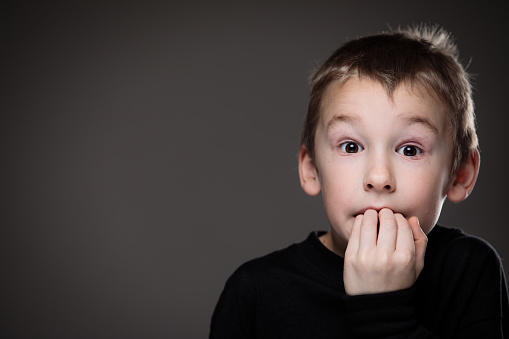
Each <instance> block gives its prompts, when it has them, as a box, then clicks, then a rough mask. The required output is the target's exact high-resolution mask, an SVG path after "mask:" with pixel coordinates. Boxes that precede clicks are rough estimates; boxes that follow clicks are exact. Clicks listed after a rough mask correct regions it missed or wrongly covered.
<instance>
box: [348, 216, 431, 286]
mask: <svg viewBox="0 0 509 339" xmlns="http://www.w3.org/2000/svg"><path fill="white" fill-rule="evenodd" d="M379 219H380V223H378V220H379ZM378 224H379V225H380V226H379V231H378V232H377V228H378ZM377 233H378V235H377ZM427 242H428V239H427V237H426V234H424V232H423V231H422V229H421V227H420V225H419V220H418V219H417V217H412V218H410V219H409V220H408V221H407V220H406V219H405V218H404V217H403V215H401V214H399V213H393V212H392V211H391V210H390V209H388V208H384V209H382V210H381V211H380V212H379V213H377V212H376V211H375V210H367V211H366V212H364V214H363V215H362V214H361V215H358V216H357V217H356V218H355V222H354V225H353V228H352V234H351V235H350V240H349V241H348V246H347V248H346V251H345V266H344V273H343V280H344V283H345V291H346V294H348V295H359V294H374V293H384V292H391V291H397V290H402V289H406V288H409V287H410V286H412V285H413V284H414V283H415V281H416V280H417V277H418V276H419V274H420V273H421V271H422V269H423V267H424V254H425V252H426V245H427Z"/></svg>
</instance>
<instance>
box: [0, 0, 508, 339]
mask: <svg viewBox="0 0 509 339" xmlns="http://www.w3.org/2000/svg"><path fill="white" fill-rule="evenodd" d="M72 3H73V4H72V5H71V4H68V3H67V2H61V3H57V2H49V1H41V2H19V1H13V2H11V3H10V5H8V6H7V7H4V9H3V10H2V11H1V21H0V25H1V32H0V34H1V45H0V48H1V51H0V52H1V57H2V59H3V62H2V71H1V72H2V73H1V77H2V95H1V118H2V120H1V122H0V129H1V130H0V137H1V138H2V139H1V141H2V146H1V147H2V157H1V164H2V166H1V168H2V175H1V178H2V186H1V192H2V201H1V203H2V212H1V214H0V218H1V219H0V224H1V235H0V239H1V240H0V241H1V246H0V263H1V268H2V276H1V278H0V281H1V282H0V287H1V289H0V296H1V300H0V312H1V313H0V331H2V334H4V335H5V336H6V337H9V338H163V337H165V338H168V337H171V338H200V337H202V338H203V337H206V336H207V333H208V326H209V321H210V315H211V313H212V311H213V307H214V305H215V303H216V301H217V298H218V297H219V293H220V292H221V290H222V288H223V285H224V282H225V280H226V279H227V277H228V276H229V275H230V274H231V273H232V271H233V270H234V269H235V268H236V267H237V266H238V265H240V264H241V263H243V262H244V261H246V260H248V259H250V258H253V257H255V256H259V255H262V254H265V253H267V252H270V251H273V250H275V249H278V248H281V247H286V246H287V245H289V244H290V243H293V242H297V241H301V240H303V239H304V238H305V237H306V236H307V234H308V233H309V232H310V231H311V230H315V229H327V223H326V221H325V218H324V214H323V211H322V206H321V201H320V198H311V197H307V196H306V195H305V194H304V193H303V192H302V191H301V189H300V186H299V183H298V174H297V157H296V154H297V151H298V146H299V145H298V144H299V134H300V128H301V123H302V121H303V118H304V114H305V111H306V105H307V94H308V85H307V78H308V76H309V74H310V72H311V70H312V69H314V68H315V67H316V66H317V65H318V64H319V63H321V62H322V61H324V59H325V58H326V57H328V55H329V54H330V53H331V52H332V51H333V50H335V49H336V48H337V47H338V46H339V45H340V44H341V43H343V42H344V41H345V40H346V39H348V38H354V37H357V36H359V35H365V34H369V33H375V32H378V31H379V30H382V29H385V28H386V27H387V25H391V26H393V27H396V26H398V25H406V24H411V23H419V22H427V23H439V24H441V25H443V26H444V27H445V28H446V29H448V30H450V31H452V32H453V34H454V35H455V36H456V37H457V43H458V44H459V47H460V52H461V58H462V60H463V61H464V62H465V63H468V62H470V67H469V70H470V72H472V73H474V74H475V75H476V81H475V85H476V92H475V102H476V108H477V109H476V111H477V114H478V127H479V137H480V140H481V147H482V166H481V173H480V177H479V180H478V182H477V186H476V189H475V190H474V193H473V195H472V196H471V197H469V198H468V199H467V201H465V202H463V203H461V204H458V205H452V204H447V205H446V206H445V208H444V211H443V214H442V218H441V220H442V222H444V223H446V224H448V225H451V226H460V227H462V228H464V230H466V231H467V232H470V233H473V234H476V235H479V236H481V237H483V238H485V239H487V240H488V241H489V242H490V243H492V244H493V246H494V247H495V248H496V249H497V250H498V251H499V253H500V255H501V257H502V258H504V259H506V261H505V262H504V265H505V268H506V270H507V269H508V268H509V267H508V263H507V258H509V248H508V246H507V245H508V241H507V240H508V223H507V217H506V216H505V215H504V214H505V213H506V212H507V203H508V198H507V192H509V180H507V179H508V178H507V168H508V157H507V147H508V145H509V143H508V138H509V137H508V134H507V124H508V113H509V112H508V104H507V99H508V94H507V79H508V75H509V69H508V68H509V66H508V65H509V62H508V61H507V60H509V50H508V47H509V46H508V45H509V44H508V42H507V41H508V35H509V25H508V24H507V13H509V10H508V8H507V5H506V4H505V2H498V1H497V2H493V3H488V2H486V1H484V2H475V4H470V3H467V2H465V1H461V2H460V1H457V2H455V3H451V2H447V1H439V2H433V1H422V2H419V4H416V3H414V2H412V4H408V3H409V2H408V3H407V1H359V2H355V4H354V2H345V1H314V2H313V3H312V4H311V2H309V4H303V3H296V2H287V3H282V2H278V3H274V2H266V3H261V4H252V3H247V2H245V3H244V2H243V3H241V2H238V3H237V2H217V3H212V2H203V3H195V2H182V3H181V4H176V3H174V2H163V1H160V2H141V1H140V2H132V1H131V2H117V3H116V4H115V3H113V2H106V3H104V2H95V3H93V2H88V1H87V2H72ZM495 3H496V4H495ZM501 3H504V4H501ZM3 6H5V3H4V5H3ZM5 336H3V337H5Z"/></svg>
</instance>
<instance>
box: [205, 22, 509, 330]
mask: <svg viewBox="0 0 509 339" xmlns="http://www.w3.org/2000/svg"><path fill="white" fill-rule="evenodd" d="M479 163H480V159H479V152H478V144H477V136H476V132H475V122H474V111H473V103H472V98H471V86H470V83H469V78H468V75H467V74H466V72H465V70H464V69H463V67H462V66H461V64H460V63H459V62H458V56H457V51H456V47H455V46H454V45H453V44H452V42H451V39H450V37H449V35H448V33H446V32H445V31H443V30H442V29H438V28H429V27H425V26H421V27H418V28H413V29H407V30H398V31H393V32H389V33H381V34H377V35H373V36H368V37H364V38H360V39H356V40H353V41H350V42H348V43H346V44H345V45H344V46H342V47H341V48H340V49H338V50H337V51H336V52H335V53H334V54H333V55H332V56H331V57H330V58H329V59H328V60H327V61H326V62H325V63H324V64H323V65H322V66H321V67H320V68H319V69H318V70H317V71H316V72H315V73H314V75H313V77H312V80H311V95H310V103H309V107H308V113H307V117H306V122H305V125H304V131H303V134H302V144H301V148H300V152H299V176H300V183H301V186H302V188H303V190H304V192H306V193H307V194H309V195H312V196H314V195H318V194H320V193H321V195H322V199H323V204H324V208H325V213H326V216H327V219H328V221H329V223H330V230H329V232H313V233H311V234H310V235H309V237H308V238H307V239H306V240H305V241H303V242H301V243H299V244H294V245H292V246H290V247H288V248H286V249H283V250H279V251H276V252H273V253H271V254H269V255H267V256H264V257H261V258H257V259H254V260H252V261H250V262H247V263H245V264H244V265H242V266H241V267H240V268H238V269H237V270H236V272H235V273H234V274H233V275H232V276H231V277H230V279H229V280H228V281H227V283H226V286H225V289H224V291H223V293H222V294H221V297H220V299H219V302H218V304H217V306H216V309H215V311H214V314H213V317H212V323H211V332H210V337H211V338H378V339H379V338H507V337H508V331H509V328H508V318H507V317H508V298H507V287H506V281H505V277H504V273H503V270H502V266H501V263H500V259H499V257H498V255H497V253H496V252H495V250H494V249H493V248H492V247H491V246H490V245H489V244H487V243H486V242H484V241H483V240H481V239H479V238H476V237H473V236H470V235H467V234H465V233H463V232H462V231H461V230H459V229H450V228H445V227H442V226H439V225H436V222H437V220H438V217H439V215H440V211H441V209H442V205H443V202H444V200H445V199H446V198H448V199H449V200H450V201H452V202H460V201H462V200H464V199H465V198H466V197H468V195H469V194H470V193H471V192H472V189H473V187H474V184H475V181H476V178H477V174H478V171H479ZM426 235H427V236H426Z"/></svg>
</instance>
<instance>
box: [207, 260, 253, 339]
mask: <svg viewBox="0 0 509 339" xmlns="http://www.w3.org/2000/svg"><path fill="white" fill-rule="evenodd" d="M255 303H256V294H255V289H254V284H253V281H252V278H251V277H250V274H249V271H248V269H247V266H246V265H243V266H241V267H239V268H238V269H237V270H236V271H235V272H234V273H233V274H232V276H231V277H230V278H229V279H228V280H227V282H226V284H225V287H224V289H223V292H222V293H221V296H220V297H219V301H218V302H217V305H216V307H215V309H214V313H213V314H212V321H211V324H210V334H209V338H210V339H215V338H221V339H223V338H246V339H247V338H253V337H254V317H255Z"/></svg>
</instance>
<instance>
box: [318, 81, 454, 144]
mask: <svg viewBox="0 0 509 339" xmlns="http://www.w3.org/2000/svg"><path fill="white" fill-rule="evenodd" d="M388 108H389V110H390V111H391V112H395V113H394V114H395V116H396V118H398V119H400V120H403V121H405V120H406V121H407V122H408V121H413V122H422V123H424V124H428V125H431V126H429V127H431V128H434V129H436V130H437V132H438V133H439V134H446V133H449V131H450V126H449V125H450V124H449V121H450V119H449V111H450V108H449V105H447V104H446V103H445V102H444V101H443V100H441V99H440V98H439V97H438V96H437V95H436V94H435V93H434V92H433V91H431V90H429V89H427V88H425V87H424V86H422V85H418V84H415V83H408V82H407V83H402V84H400V85H398V86H397V87H396V89H395V90H394V92H393V93H389V91H388V90H387V89H386V88H385V87H384V86H383V85H382V84H380V83H379V82H376V81H373V80H369V79H365V78H359V77H351V78H349V79H348V80H346V81H345V82H343V83H338V82H333V83H331V84H329V86H328V87H327V88H326V90H325V91H324V94H323V97H322V100H321V103H320V120H319V121H320V122H319V125H320V126H321V127H323V128H328V127H330V125H331V124H334V123H335V121H338V122H341V121H347V122H349V123H352V122H355V121H357V120H362V119H358V117H359V116H361V117H362V118H364V119H366V118H368V119H370V118H373V119H376V118H377V117H379V115H381V114H380V113H384V112H383V110H387V109H388ZM361 113H362V114H361ZM338 117H342V119H337V118H338Z"/></svg>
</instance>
